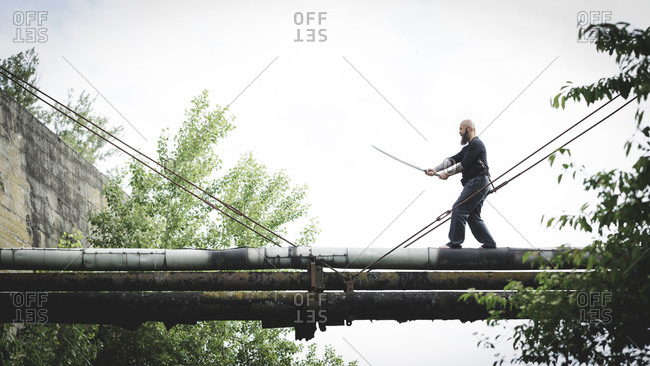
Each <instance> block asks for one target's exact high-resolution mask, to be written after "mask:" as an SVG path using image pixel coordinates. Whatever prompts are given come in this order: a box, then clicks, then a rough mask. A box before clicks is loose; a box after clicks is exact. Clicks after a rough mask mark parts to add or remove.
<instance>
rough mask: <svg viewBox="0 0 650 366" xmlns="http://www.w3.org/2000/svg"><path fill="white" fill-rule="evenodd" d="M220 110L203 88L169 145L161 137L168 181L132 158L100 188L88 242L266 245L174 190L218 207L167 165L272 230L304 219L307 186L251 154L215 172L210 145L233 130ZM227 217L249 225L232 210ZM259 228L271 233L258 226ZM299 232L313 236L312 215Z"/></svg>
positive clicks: (111, 244) (166, 245)
mask: <svg viewBox="0 0 650 366" xmlns="http://www.w3.org/2000/svg"><path fill="white" fill-rule="evenodd" d="M223 113H224V110H223V109H222V108H220V107H219V106H217V107H215V109H213V110H210V104H209V101H208V95H207V91H204V92H203V93H202V94H201V95H199V96H197V97H196V98H194V99H193V100H192V107H191V108H190V109H189V110H188V111H187V112H186V120H185V122H184V123H183V126H182V127H181V129H180V131H179V133H178V134H177V135H176V136H175V137H174V140H173V147H172V146H170V138H169V136H167V135H163V136H162V137H161V138H160V140H159V142H158V157H159V159H158V160H159V161H161V162H164V164H165V166H166V168H167V169H165V171H164V172H165V174H166V175H168V176H169V177H171V178H172V180H174V183H172V182H170V181H169V180H167V179H164V178H163V177H161V176H160V175H158V174H156V173H155V172H152V171H150V170H148V169H147V168H146V167H144V166H142V164H140V163H138V162H135V161H133V162H131V163H130V164H129V166H128V169H127V170H125V171H122V172H120V173H119V174H118V176H117V177H116V178H115V179H114V180H113V181H112V182H110V183H109V184H108V185H107V186H106V188H105V196H106V200H107V203H108V207H109V208H108V209H107V210H105V211H103V212H101V213H99V214H97V215H94V216H93V217H91V223H92V224H93V236H92V237H91V239H90V241H91V243H92V244H93V245H94V246H96V247H111V248H115V247H129V248H142V247H157V248H187V247H193V248H228V247H232V246H249V247H254V246H261V245H268V244H270V243H268V241H266V240H265V239H263V238H261V237H260V236H258V235H257V234H255V233H253V232H251V231H250V230H248V229H246V228H245V227H243V226H242V225H241V224H239V223H237V222H235V221H234V220H232V219H231V218H228V217H226V216H225V215H223V214H221V213H218V214H216V213H215V211H214V210H213V209H212V208H211V207H210V206H208V205H206V204H205V203H203V202H201V201H200V200H198V199H197V198H196V197H193V196H192V195H190V194H188V193H187V192H186V191H184V190H183V189H181V188H179V186H181V187H185V188H187V189H189V190H191V191H193V192H195V193H196V194H197V195H199V196H201V197H203V198H204V199H206V200H208V201H210V202H212V203H213V204H215V205H216V206H217V207H220V208H222V209H224V206H223V205H221V204H220V203H218V202H216V201H214V200H213V199H212V198H210V197H208V196H207V195H205V194H203V193H201V192H199V191H198V190H196V189H194V188H193V187H191V186H190V185H189V184H188V183H186V182H185V181H183V180H181V179H180V178H179V177H177V176H175V175H174V174H173V173H172V171H174V172H176V173H178V174H179V175H180V176H183V177H185V178H186V179H188V180H189V181H191V182H193V183H194V184H196V185H197V186H199V187H204V188H205V190H206V191H207V192H209V193H210V194H212V195H213V196H215V197H219V198H220V199H221V200H223V201H224V202H227V203H228V204H231V205H232V206H233V207H236V209H237V210H239V211H241V212H243V213H245V214H246V215H248V216H249V217H251V218H253V219H254V220H256V221H257V222H259V223H261V224H263V225H264V226H266V227H267V228H269V229H271V230H273V231H275V232H279V233H286V227H287V225H288V224H290V223H291V222H294V221H297V220H299V219H302V218H306V216H307V210H308V207H309V206H308V205H306V204H304V203H303V202H302V201H303V200H304V198H305V194H306V188H305V187H304V186H298V187H294V188H292V187H291V186H290V180H289V177H288V176H287V175H286V174H285V173H284V172H278V173H275V174H273V175H270V174H269V173H267V172H266V167H265V166H264V165H262V164H260V163H257V162H256V161H255V159H253V157H252V156H251V155H250V154H246V155H244V156H243V157H242V158H241V159H240V160H239V162H238V164H237V165H236V166H234V167H233V168H232V169H230V170H229V171H228V172H226V173H225V175H224V176H222V177H221V178H215V176H216V175H217V174H218V172H219V170H220V167H221V161H220V160H219V158H218V156H217V154H216V152H215V150H214V147H215V146H216V145H218V141H219V139H221V138H223V137H225V136H226V134H227V133H228V132H229V131H231V130H232V129H233V128H234V126H233V125H232V123H231V122H230V121H228V120H227V119H226V118H225V117H224V115H223ZM125 181H126V182H128V186H129V187H130V189H131V191H130V192H129V194H128V196H127V195H126V192H125V191H124V190H123V189H122V184H123V183H124V182H125ZM230 215H231V216H234V217H236V218H238V219H239V220H240V221H243V222H244V223H246V224H248V225H249V226H254V225H253V224H252V223H251V222H248V221H247V220H246V219H243V218H241V217H238V216H237V215H236V214H234V213H230ZM258 231H260V232H261V233H263V234H265V235H267V236H269V235H270V234H266V232H264V231H263V229H259V228H258ZM301 233H302V234H301V237H300V239H299V240H298V242H299V243H301V244H309V243H312V242H313V241H314V239H315V235H316V233H317V229H316V227H315V224H314V223H313V219H312V220H311V221H310V223H309V224H307V225H306V226H305V227H304V228H303V229H302V232H301ZM276 241H277V240H276Z"/></svg>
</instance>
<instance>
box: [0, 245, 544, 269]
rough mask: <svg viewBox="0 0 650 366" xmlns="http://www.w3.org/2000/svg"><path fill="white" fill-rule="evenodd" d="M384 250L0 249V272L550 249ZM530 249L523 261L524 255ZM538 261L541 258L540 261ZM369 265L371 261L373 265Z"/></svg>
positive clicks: (410, 265) (347, 261) (490, 255)
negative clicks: (389, 251)
mask: <svg viewBox="0 0 650 366" xmlns="http://www.w3.org/2000/svg"><path fill="white" fill-rule="evenodd" d="M388 250H389V249H386V248H373V249H365V250H364V249H360V248H321V247H295V248H286V247H282V248H235V249H225V250H201V249H94V248H87V249H54V248H3V249H0V270H2V269H12V270H57V271H66V270H68V271H162V270H179V271H180V270H255V269H281V268H293V269H306V268H308V266H309V263H310V261H311V260H312V259H315V260H316V261H317V262H318V263H321V264H326V265H329V266H331V267H334V268H349V269H361V268H364V267H366V266H368V265H371V264H372V269H408V270H463V269H467V270H527V269H531V268H536V267H539V263H543V264H544V263H546V264H550V261H551V259H552V258H553V256H554V255H555V253H556V251H555V250H529V249H515V248H499V249H461V250H449V249H446V250H445V249H437V248H406V249H398V250H395V251H394V252H393V253H391V254H390V255H388V256H387V257H385V258H383V259H382V260H380V261H379V262H377V263H374V262H375V261H376V260H377V259H378V258H380V257H381V256H382V255H384V254H385V253H387V252H388ZM529 252H530V253H531V254H530V255H529V256H528V257H527V259H526V261H524V256H525V255H526V253H529ZM540 259H541V260H540ZM373 263H374V264H373Z"/></svg>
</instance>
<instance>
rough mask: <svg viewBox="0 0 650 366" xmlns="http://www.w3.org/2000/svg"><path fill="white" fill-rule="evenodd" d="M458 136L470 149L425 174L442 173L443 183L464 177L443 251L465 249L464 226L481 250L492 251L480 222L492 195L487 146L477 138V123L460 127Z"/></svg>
mask: <svg viewBox="0 0 650 366" xmlns="http://www.w3.org/2000/svg"><path fill="white" fill-rule="evenodd" d="M459 134H460V136H461V141H460V144H461V145H465V144H467V145H466V146H465V147H463V149H462V150H460V152H459V153H458V154H456V155H454V156H452V157H450V158H447V159H445V160H444V162H443V163H442V164H440V165H438V166H437V167H435V168H434V169H427V170H426V174H427V175H429V176H432V175H434V174H435V173H436V172H440V173H439V178H440V179H442V180H447V178H449V177H450V176H451V175H454V174H456V173H460V172H462V173H463V178H462V179H461V180H460V182H461V183H462V184H463V191H462V192H461V193H460V196H459V197H458V200H456V203H454V206H453V207H454V209H453V210H452V211H451V220H450V221H451V225H450V227H449V243H448V244H447V245H443V246H441V247H440V249H460V248H462V245H461V244H462V243H463V241H465V223H467V224H469V228H470V230H471V231H472V234H474V237H475V238H476V240H477V241H478V242H479V243H481V244H483V245H482V246H481V248H483V249H493V248H496V246H497V245H496V243H495V241H494V239H493V238H492V235H490V232H489V231H488V228H487V226H485V223H484V222H483V220H482V219H481V207H483V201H484V200H485V197H486V196H487V194H488V192H489V187H487V186H488V184H489V180H488V175H489V167H488V164H487V154H486V151H485V145H483V142H482V141H481V140H479V138H478V136H476V128H475V126H474V122H472V121H471V120H469V119H466V120H464V121H463V122H461V123H460V129H459ZM484 187H485V188H484ZM483 188H484V189H483ZM475 193H476V194H475ZM472 195H473V196H472ZM468 197H469V198H468ZM456 206H458V207H456Z"/></svg>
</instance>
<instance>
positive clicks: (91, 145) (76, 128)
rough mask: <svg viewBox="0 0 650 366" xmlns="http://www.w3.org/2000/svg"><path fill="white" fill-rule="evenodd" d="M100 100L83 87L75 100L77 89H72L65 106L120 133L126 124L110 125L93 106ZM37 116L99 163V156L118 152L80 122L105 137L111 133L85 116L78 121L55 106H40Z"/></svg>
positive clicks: (77, 149)
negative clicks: (71, 118)
mask: <svg viewBox="0 0 650 366" xmlns="http://www.w3.org/2000/svg"><path fill="white" fill-rule="evenodd" d="M96 100H97V96H95V97H93V98H91V97H90V94H88V92H86V91H85V90H83V91H81V93H79V96H77V98H76V100H75V97H74V90H73V89H69V90H68V97H67V101H66V104H65V106H66V107H68V108H70V109H72V110H73V111H75V112H77V113H79V115H81V116H83V117H84V118H86V119H88V120H90V121H92V122H93V123H94V124H95V125H97V126H99V127H101V128H102V129H104V130H106V131H107V132H109V133H110V134H111V135H113V136H118V135H119V134H120V133H121V132H122V126H116V127H108V125H109V123H108V118H107V117H104V116H101V115H98V114H96V113H95V111H94V107H93V106H94V104H95V101H96ZM57 108H58V109H60V110H62V111H66V109H65V108H63V105H61V104H57ZM66 112H67V111H66ZM67 114H68V115H70V116H71V117H75V116H74V115H73V114H72V113H70V112H67ZM36 116H37V117H38V119H39V120H41V121H42V122H43V123H44V124H45V125H47V126H49V127H50V128H52V129H53V130H54V133H56V135H57V136H59V138H60V139H61V140H63V141H64V142H65V143H66V144H68V146H70V147H71V148H73V149H74V150H75V151H76V152H78V153H79V154H81V156H83V157H84V158H85V159H86V160H88V162H89V163H91V164H95V163H96V162H97V161H98V160H104V159H106V158H108V157H109V156H111V155H113V154H115V152H117V150H116V149H113V148H110V149H109V148H108V147H107V146H106V141H105V140H104V139H102V138H101V137H99V136H97V135H95V134H94V133H92V132H90V131H88V130H87V129H85V128H83V127H82V126H80V125H79V123H81V124H82V125H84V126H87V127H89V128H92V129H93V130H95V131H97V132H98V133H99V134H100V135H101V136H103V137H104V138H108V137H109V136H108V135H107V134H106V133H104V132H101V131H100V130H98V129H97V128H95V127H93V126H92V125H90V124H89V123H87V122H86V121H85V120H84V119H83V118H80V117H78V118H76V120H77V122H79V123H75V122H73V121H71V120H70V118H68V117H66V116H64V115H63V114H61V113H60V112H59V111H57V110H54V109H50V110H48V111H42V110H39V111H38V112H37V113H36Z"/></svg>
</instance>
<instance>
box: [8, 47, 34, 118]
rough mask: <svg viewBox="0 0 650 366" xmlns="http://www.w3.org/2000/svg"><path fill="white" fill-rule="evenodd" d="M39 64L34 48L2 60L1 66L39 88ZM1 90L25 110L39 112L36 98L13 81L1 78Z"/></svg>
mask: <svg viewBox="0 0 650 366" xmlns="http://www.w3.org/2000/svg"><path fill="white" fill-rule="evenodd" d="M38 62H39V60H38V53H37V52H36V50H35V49H34V47H32V48H30V49H29V50H27V51H24V52H18V53H17V54H15V55H12V56H9V57H8V58H6V59H4V60H2V62H0V66H2V67H3V68H4V69H7V70H9V71H11V72H12V73H13V74H14V75H16V76H18V77H19V78H20V79H22V80H25V81H27V82H28V83H30V84H32V85H34V86H36V87H38V85H37V83H38V75H37V74H36V69H37V68H38ZM0 89H2V91H3V92H4V93H5V94H7V95H10V96H11V97H12V98H14V100H15V101H17V102H18V103H20V105H22V106H23V107H25V109H27V110H28V111H30V112H31V113H32V114H34V113H35V112H36V111H37V110H38V108H37V106H36V105H35V104H36V101H37V99H36V97H35V96H33V95H31V94H30V93H28V92H26V91H25V90H24V89H23V88H21V87H20V86H17V85H16V84H15V83H14V82H13V81H11V80H9V79H7V78H5V77H4V76H2V77H0ZM32 91H34V90H32Z"/></svg>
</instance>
